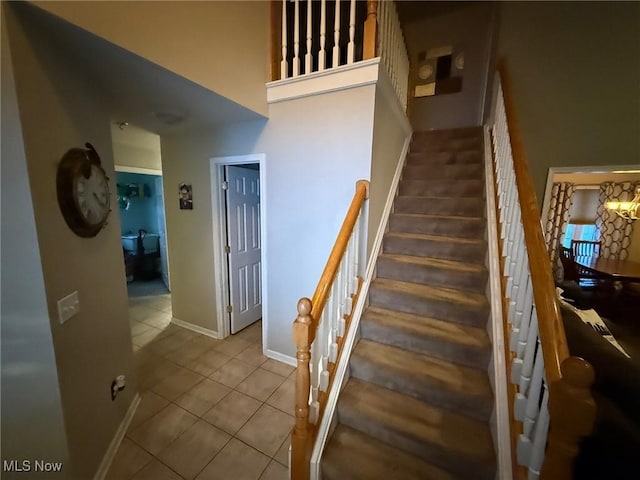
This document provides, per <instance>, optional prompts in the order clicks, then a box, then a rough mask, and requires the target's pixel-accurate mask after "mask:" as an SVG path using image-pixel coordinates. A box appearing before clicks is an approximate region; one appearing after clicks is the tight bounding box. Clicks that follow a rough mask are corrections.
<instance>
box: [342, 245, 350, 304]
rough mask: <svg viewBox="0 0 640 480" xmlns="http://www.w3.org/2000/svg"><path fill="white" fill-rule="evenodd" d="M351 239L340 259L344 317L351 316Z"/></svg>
mask: <svg viewBox="0 0 640 480" xmlns="http://www.w3.org/2000/svg"><path fill="white" fill-rule="evenodd" d="M352 240H353V238H351V240H349V241H348V242H347V248H346V250H345V252H344V257H343V258H342V260H343V261H344V266H345V268H344V275H345V279H344V292H343V295H344V305H345V307H344V308H345V315H350V314H351V307H352V298H351V288H350V287H351V268H352V265H351V254H352V245H353V242H352Z"/></svg>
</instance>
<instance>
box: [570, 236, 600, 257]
mask: <svg viewBox="0 0 640 480" xmlns="http://www.w3.org/2000/svg"><path fill="white" fill-rule="evenodd" d="M571 251H572V252H573V256H574V257H579V256H582V255H589V256H596V257H597V256H599V255H600V242H599V241H598V242H592V241H590V240H571Z"/></svg>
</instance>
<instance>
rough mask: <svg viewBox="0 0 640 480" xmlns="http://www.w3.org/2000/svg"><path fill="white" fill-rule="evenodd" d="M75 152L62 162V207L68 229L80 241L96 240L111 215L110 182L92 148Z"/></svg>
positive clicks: (58, 179) (59, 180)
mask: <svg viewBox="0 0 640 480" xmlns="http://www.w3.org/2000/svg"><path fill="white" fill-rule="evenodd" d="M86 146H87V148H88V149H87V150H85V149H82V148H72V149H71V150H69V151H68V152H67V153H66V154H65V155H64V156H63V157H62V160H60V163H59V164H58V173H57V176H56V187H57V194H58V205H59V206H60V212H61V213H62V216H63V217H64V220H65V221H66V222H67V225H68V226H69V228H70V229H71V230H73V232H74V233H76V234H77V235H79V236H80V237H85V238H89V237H95V236H96V235H97V234H98V233H99V232H100V230H102V228H103V227H104V226H105V225H106V224H107V218H108V216H109V212H111V194H110V192H109V179H108V178H107V175H106V174H105V171H104V170H103V168H102V166H101V165H100V157H99V156H98V153H97V152H96V151H95V149H94V148H93V146H92V145H91V144H87V145H86Z"/></svg>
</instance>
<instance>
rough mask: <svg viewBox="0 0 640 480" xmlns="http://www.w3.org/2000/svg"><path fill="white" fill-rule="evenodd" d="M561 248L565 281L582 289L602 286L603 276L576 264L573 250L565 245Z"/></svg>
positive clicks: (560, 246)
mask: <svg viewBox="0 0 640 480" xmlns="http://www.w3.org/2000/svg"><path fill="white" fill-rule="evenodd" d="M572 246H573V242H572ZM559 248H560V262H561V263H562V268H563V270H564V280H565V281H574V282H576V283H577V284H578V285H579V286H580V287H582V288H595V287H598V286H599V285H600V280H602V279H603V278H604V276H603V275H601V274H598V273H597V272H594V271H593V270H590V269H588V268H585V267H583V266H582V265H580V264H578V263H576V260H575V255H574V250H573V248H567V247H565V246H563V245H559Z"/></svg>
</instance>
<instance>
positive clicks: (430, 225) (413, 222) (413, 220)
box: [389, 212, 487, 238]
mask: <svg viewBox="0 0 640 480" xmlns="http://www.w3.org/2000/svg"><path fill="white" fill-rule="evenodd" d="M486 227H487V223H486V221H485V219H484V218H482V217H468V216H464V215H429V214H423V213H399V212H398V213H392V214H391V216H390V217H389V231H391V232H403V233H420V234H423V235H449V236H455V237H466V238H474V237H475V238H484V233H485V230H486Z"/></svg>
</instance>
